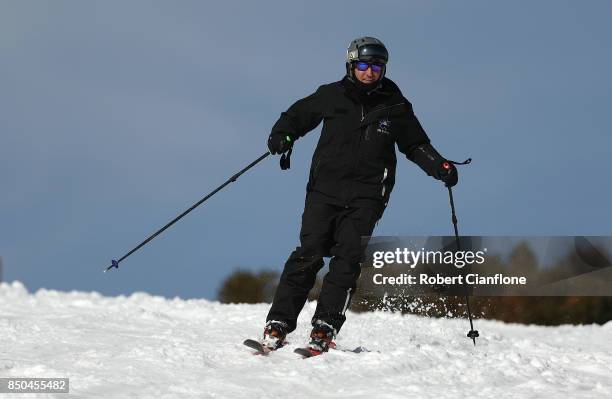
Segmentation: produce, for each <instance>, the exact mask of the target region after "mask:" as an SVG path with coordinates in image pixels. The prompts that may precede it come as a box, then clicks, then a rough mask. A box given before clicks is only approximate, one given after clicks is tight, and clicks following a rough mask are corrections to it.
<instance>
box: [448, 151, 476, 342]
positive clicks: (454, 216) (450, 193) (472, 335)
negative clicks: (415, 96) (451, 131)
mask: <svg viewBox="0 0 612 399" xmlns="http://www.w3.org/2000/svg"><path fill="white" fill-rule="evenodd" d="M448 162H451V163H453V164H455V165H467V164H469V163H470V162H472V159H471V158H468V159H467V160H466V161H465V162H461V163H460V162H454V161H448ZM444 167H445V168H446V169H450V165H448V167H446V165H445V166H444ZM446 188H447V189H448V197H449V199H450V206H451V213H452V221H453V227H454V229H455V242H456V244H457V251H461V244H460V242H459V229H458V228H457V214H456V213H455V201H454V200H453V189H452V187H450V186H446ZM463 287H464V288H465V303H466V305H467V311H468V318H469V319H470V331H468V333H467V337H468V338H471V339H472V341H473V342H474V346H476V337H478V331H477V330H474V322H473V321H472V312H471V311H470V298H469V292H468V289H467V285H465V282H464V283H463Z"/></svg>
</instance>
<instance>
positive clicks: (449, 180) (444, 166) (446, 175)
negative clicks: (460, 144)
mask: <svg viewBox="0 0 612 399" xmlns="http://www.w3.org/2000/svg"><path fill="white" fill-rule="evenodd" d="M436 178H438V179H440V180H442V181H443V182H444V185H446V187H453V186H454V185H455V184H457V181H458V180H459V175H458V173H457V168H456V167H455V165H453V163H452V162H449V161H442V162H440V165H439V166H438V170H437V173H436Z"/></svg>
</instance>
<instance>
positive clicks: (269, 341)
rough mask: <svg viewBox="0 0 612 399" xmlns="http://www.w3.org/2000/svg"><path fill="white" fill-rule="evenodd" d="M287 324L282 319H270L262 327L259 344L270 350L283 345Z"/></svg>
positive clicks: (287, 328)
mask: <svg viewBox="0 0 612 399" xmlns="http://www.w3.org/2000/svg"><path fill="white" fill-rule="evenodd" d="M288 330H289V325H288V324H287V323H285V322H284V321H278V320H270V321H268V322H267V323H266V328H264V335H263V339H262V340H261V344H262V345H263V346H265V347H267V348H268V349H270V350H276V349H278V348H280V347H282V346H283V345H285V338H286V337H287V331H288Z"/></svg>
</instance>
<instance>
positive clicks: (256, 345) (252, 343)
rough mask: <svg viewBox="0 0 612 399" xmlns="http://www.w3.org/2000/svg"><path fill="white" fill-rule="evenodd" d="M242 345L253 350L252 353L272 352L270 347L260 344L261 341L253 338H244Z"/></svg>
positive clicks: (266, 353) (265, 353)
mask: <svg viewBox="0 0 612 399" xmlns="http://www.w3.org/2000/svg"><path fill="white" fill-rule="evenodd" d="M243 344H244V345H246V346H248V347H249V348H251V349H254V350H255V353H254V355H264V356H266V355H268V353H270V352H272V349H270V348H268V347H267V346H264V345H262V344H261V342H259V341H256V340H254V339H246V340H245V341H244V342H243Z"/></svg>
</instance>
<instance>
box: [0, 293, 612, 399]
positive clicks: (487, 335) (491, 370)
mask: <svg viewBox="0 0 612 399" xmlns="http://www.w3.org/2000/svg"><path fill="white" fill-rule="evenodd" d="M313 305H314V304H308V305H307V308H306V309H305V312H304V313H303V315H302V318H301V319H300V323H299V327H298V330H297V331H296V332H294V333H293V334H292V335H290V341H291V344H290V345H289V347H288V348H283V349H282V350H280V351H278V352H276V353H274V354H272V355H271V356H269V357H262V356H252V355H251V354H250V352H249V349H248V348H246V347H244V346H242V344H241V343H242V341H243V340H244V339H245V338H247V337H258V336H259V334H260V333H261V331H262V328H263V321H264V318H265V315H266V312H267V305H222V304H219V303H216V302H210V301H206V300H181V299H172V300H169V299H164V298H161V297H154V296H150V295H147V294H142V293H139V294H134V295H131V296H129V297H123V296H120V297H116V298H110V297H103V296H101V295H99V294H97V293H82V292H70V293H65V292H58V291H50V290H40V291H38V292H36V293H35V294H30V293H28V292H27V290H26V289H25V288H24V287H23V285H21V284H20V283H16V282H15V283H12V284H1V285H0V309H2V310H1V313H0V342H1V345H0V352H1V353H0V377H25V376H29V377H69V378H70V391H71V393H70V395H65V394H64V395H62V394H58V395H56V397H68V396H70V397H79V398H81V397H84V398H94V397H96V398H122V397H131V398H140V397H141V398H157V397H164V398H209V397H210V398H284V397H290V398H292V399H293V398H301V397H323V398H327V397H328V398H338V397H352V398H373V397H376V398H406V397H409V398H436V399H441V398H466V399H467V398H477V397H479V398H495V399H500V398H513V399H515V398H557V397H559V395H565V396H566V397H571V398H610V397H612V340H611V339H610V338H612V322H609V323H607V324H606V325H604V326H596V325H589V326H578V327H574V326H562V327H554V328H546V327H534V326H521V325H508V324H504V323H500V322H493V321H482V320H476V328H477V329H478V330H480V332H481V335H482V337H481V338H479V339H478V341H477V346H476V348H474V347H473V345H472V343H471V341H470V340H469V339H467V338H466V337H465V333H466V331H467V330H468V323H467V321H466V320H447V319H427V318H422V317H417V316H411V315H409V316H401V315H398V314H390V313H382V312H379V313H368V314H349V315H348V321H347V323H346V324H345V327H344V329H343V331H342V333H341V334H340V336H339V337H338V340H337V342H338V344H339V346H342V347H345V348H354V347H356V346H366V347H367V348H368V349H370V350H373V351H378V352H370V353H361V354H354V353H345V352H339V351H334V352H330V353H328V354H326V355H324V356H321V357H318V358H313V359H306V360H301V359H299V358H298V357H297V356H296V355H295V354H293V353H292V351H293V348H295V347H296V346H298V345H301V344H303V343H304V342H305V339H306V337H307V335H308V333H309V326H308V320H309V317H310V315H311V314H312V312H313V311H314V306H313ZM1 396H2V397H10V396H11V395H1ZM25 396H28V397H32V395H25ZM25 396H24V395H14V397H19V398H23V397H25Z"/></svg>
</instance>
